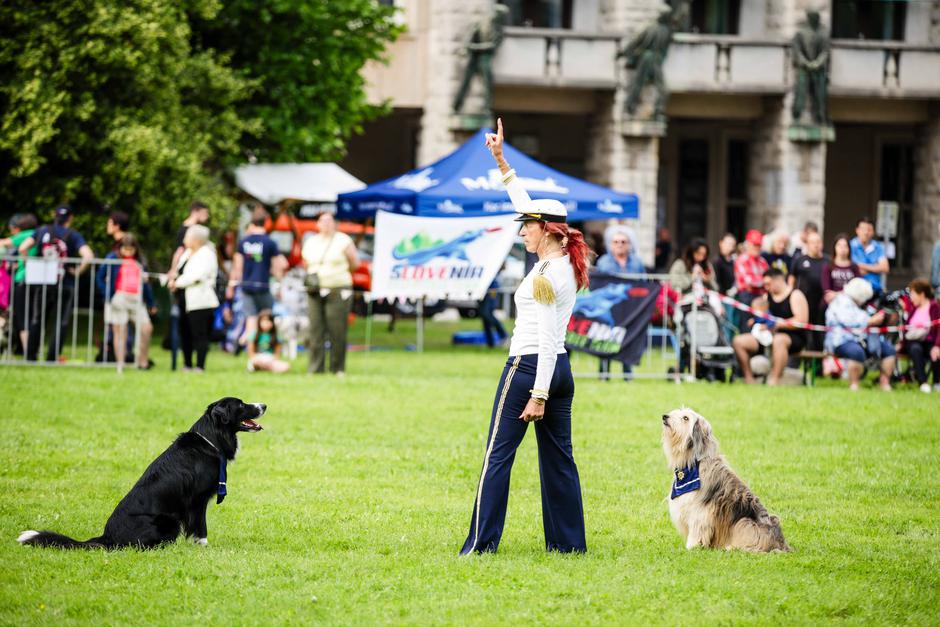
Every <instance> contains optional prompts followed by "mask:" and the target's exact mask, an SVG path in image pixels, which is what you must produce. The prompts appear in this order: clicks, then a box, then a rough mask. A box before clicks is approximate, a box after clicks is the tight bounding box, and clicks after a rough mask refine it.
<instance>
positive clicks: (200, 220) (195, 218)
mask: <svg viewBox="0 0 940 627" xmlns="http://www.w3.org/2000/svg"><path fill="white" fill-rule="evenodd" d="M208 221H209V207H207V206H206V204H205V203H203V202H200V201H198V200H194V201H193V202H192V203H190V205H189V215H188V216H187V217H186V219H185V220H183V224H182V225H181V226H180V228H179V229H177V231H176V250H175V251H174V252H173V260H172V261H171V262H170V271H169V272H167V279H168V280H170V279H174V278H176V273H177V268H176V265H177V264H178V263H179V260H180V257H182V255H183V251H184V250H186V248H185V247H184V246H183V238H184V237H186V231H187V230H189V227H191V226H193V225H195V224H206V223H207V222H208Z"/></svg>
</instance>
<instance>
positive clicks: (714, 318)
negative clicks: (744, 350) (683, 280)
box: [675, 295, 734, 382]
mask: <svg viewBox="0 0 940 627" xmlns="http://www.w3.org/2000/svg"><path fill="white" fill-rule="evenodd" d="M693 299H694V297H693V296H691V295H688V296H686V297H685V298H683V299H682V300H680V301H679V303H678V307H677V308H676V313H675V322H676V328H677V329H678V330H679V370H680V372H689V371H690V370H691V364H692V359H693V357H694V359H695V376H696V377H697V378H699V379H707V380H708V381H722V382H724V381H725V380H726V379H725V374H726V372H727V371H728V370H731V369H733V367H734V349H733V348H731V341H730V340H729V339H728V335H727V333H726V332H725V329H724V327H723V325H722V322H721V318H720V317H719V315H718V314H717V313H716V311H715V307H714V304H713V303H709V302H707V301H706V302H705V303H703V304H700V305H698V307H694V306H693ZM718 306H719V309H718V311H721V308H720V303H719V304H718ZM693 344H694V351H695V354H694V356H693V354H692V351H693ZM731 376H732V378H733V376H734V374H733V372H732V375H731Z"/></svg>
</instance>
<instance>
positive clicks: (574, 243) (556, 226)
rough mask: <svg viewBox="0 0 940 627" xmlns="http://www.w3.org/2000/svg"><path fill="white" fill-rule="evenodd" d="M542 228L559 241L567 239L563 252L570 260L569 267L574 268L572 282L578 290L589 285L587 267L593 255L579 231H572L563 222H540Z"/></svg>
mask: <svg viewBox="0 0 940 627" xmlns="http://www.w3.org/2000/svg"><path fill="white" fill-rule="evenodd" d="M542 228H544V229H545V231H546V232H547V233H549V234H550V235H554V236H555V237H556V238H557V239H558V240H560V241H564V239H565V238H568V242H567V243H566V244H565V245H564V250H565V252H566V253H568V258H569V259H570V260H571V267H572V268H574V282H575V284H576V285H577V286H578V289H579V290H580V289H584V288H585V287H587V286H588V283H589V280H588V267H589V266H590V265H591V255H593V254H594V253H593V252H592V251H591V249H590V248H588V245H587V243H586V242H585V241H584V235H583V234H582V233H581V231H579V230H578V229H573V228H571V227H570V226H568V225H567V224H565V223H563V222H542Z"/></svg>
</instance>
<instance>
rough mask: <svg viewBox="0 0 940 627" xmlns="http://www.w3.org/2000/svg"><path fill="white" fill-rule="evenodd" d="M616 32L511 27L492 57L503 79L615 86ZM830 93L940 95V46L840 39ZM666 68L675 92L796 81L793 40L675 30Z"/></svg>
mask: <svg viewBox="0 0 940 627" xmlns="http://www.w3.org/2000/svg"><path fill="white" fill-rule="evenodd" d="M619 45H620V39H619V38H618V37H616V36H613V35H606V34H597V33H583V32H574V31H567V30H555V29H543V28H507V29H506V33H505V39H504V41H503V45H502V47H501V48H500V51H499V53H498V54H497V56H496V59H495V60H494V67H493V72H494V78H495V80H496V82H497V84H502V85H538V86H546V87H548V86H553V87H571V88H584V89H614V88H616V86H617V81H618V76H620V73H621V72H622V71H623V70H621V69H620V67H619V64H618V63H617V62H616V61H615V59H614V56H615V55H616V53H617V49H618V46H619ZM830 68H831V69H830V81H829V82H830V86H829V89H830V93H832V94H834V95H869V96H883V97H903V98H924V97H934V98H936V97H940V47H936V46H934V47H930V46H916V45H910V44H904V43H901V42H892V41H877V42H875V41H865V42H858V41H851V40H849V41H847V40H835V41H834V42H833V44H832V54H831V65H830ZM663 72H664V74H665V78H666V84H667V85H668V86H669V89H670V91H673V92H677V93H682V92H686V93H750V94H782V93H784V92H786V91H787V90H788V89H789V88H790V85H791V84H792V81H793V68H792V66H791V61H790V45H789V42H787V41H783V40H770V39H763V40H762V39H749V38H743V37H737V36H730V35H695V34H690V33H677V34H676V35H675V38H674V40H673V43H672V45H671V47H670V49H669V56H668V57H667V59H666V63H665V66H664V68H663Z"/></svg>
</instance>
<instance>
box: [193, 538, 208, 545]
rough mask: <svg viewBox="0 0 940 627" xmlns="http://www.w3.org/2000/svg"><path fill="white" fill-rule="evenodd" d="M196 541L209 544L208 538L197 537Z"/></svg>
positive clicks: (199, 543) (200, 543)
mask: <svg viewBox="0 0 940 627" xmlns="http://www.w3.org/2000/svg"><path fill="white" fill-rule="evenodd" d="M194 542H195V543H196V544H198V545H200V546H209V540H208V538H196V539H195V540H194Z"/></svg>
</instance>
